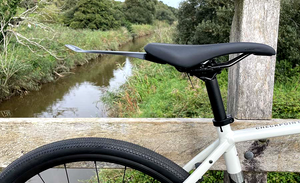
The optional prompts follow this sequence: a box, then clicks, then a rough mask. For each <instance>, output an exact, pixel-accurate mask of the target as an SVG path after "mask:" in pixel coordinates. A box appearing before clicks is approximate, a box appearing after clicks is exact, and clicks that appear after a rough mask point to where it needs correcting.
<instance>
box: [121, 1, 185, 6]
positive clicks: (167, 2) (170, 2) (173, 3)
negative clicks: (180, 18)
mask: <svg viewBox="0 0 300 183" xmlns="http://www.w3.org/2000/svg"><path fill="white" fill-rule="evenodd" d="M117 1H123V2H124V0H117ZM159 1H162V2H164V3H165V4H167V5H169V6H173V7H175V8H178V6H179V3H180V2H181V1H183V0H159Z"/></svg>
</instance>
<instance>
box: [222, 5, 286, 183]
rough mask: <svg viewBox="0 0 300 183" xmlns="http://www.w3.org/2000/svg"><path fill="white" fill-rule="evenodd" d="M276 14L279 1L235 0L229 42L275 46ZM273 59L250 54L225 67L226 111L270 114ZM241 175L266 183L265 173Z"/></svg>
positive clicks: (251, 115) (237, 115)
mask: <svg viewBox="0 0 300 183" xmlns="http://www.w3.org/2000/svg"><path fill="white" fill-rule="evenodd" d="M279 13H280V0H235V14H234V18H233V23H232V29H231V36H230V41H231V42H258V43H264V44H267V45H270V46H272V47H273V48H275V49H276V48H277V39H278V27H279ZM275 62H276V57H275V56H272V57H262V56H250V57H248V58H246V59H245V60H243V61H242V62H240V63H239V64H236V65H235V66H233V67H231V68H230V69H229V81H228V93H229V96H228V104H227V106H228V107H227V110H228V113H229V114H232V115H233V116H234V117H235V118H237V119H270V118H271V117H272V100H273V88H274V73H275ZM240 153H243V152H240ZM253 170H257V169H255V167H253ZM253 176H254V177H253ZM251 177H252V178H251ZM245 178H246V179H247V182H255V180H254V179H256V180H260V181H262V182H266V173H256V174H255V173H254V174H253V173H246V174H245ZM251 180H252V181H251Z"/></svg>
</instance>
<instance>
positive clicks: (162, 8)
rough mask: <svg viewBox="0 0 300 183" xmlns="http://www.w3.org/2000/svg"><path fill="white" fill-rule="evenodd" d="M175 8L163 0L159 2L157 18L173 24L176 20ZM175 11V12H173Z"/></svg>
mask: <svg viewBox="0 0 300 183" xmlns="http://www.w3.org/2000/svg"><path fill="white" fill-rule="evenodd" d="M174 9H175V8H172V7H170V6H168V5H166V4H164V3H163V2H162V1H160V2H158V4H157V6H156V14H155V18H156V19H157V20H160V21H166V22H167V23H169V24H172V23H173V22H174V21H175V20H176V17H175V14H174V12H175V11H176V10H174ZM173 11H174V12H173Z"/></svg>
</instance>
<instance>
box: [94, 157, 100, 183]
mask: <svg viewBox="0 0 300 183" xmlns="http://www.w3.org/2000/svg"><path fill="white" fill-rule="evenodd" d="M94 163H95V169H96V175H97V179H98V183H100V180H99V173H98V169H97V163H96V161H94Z"/></svg>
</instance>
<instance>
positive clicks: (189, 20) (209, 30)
mask: <svg viewBox="0 0 300 183" xmlns="http://www.w3.org/2000/svg"><path fill="white" fill-rule="evenodd" d="M233 14H234V1H233V0H187V1H184V2H182V3H181V5H180V8H179V10H178V26H177V30H178V31H177V32H178V33H177V38H176V41H177V42H178V43H182V44H209V43H221V42H228V41H229V36H230V29H231V23H232V17H233Z"/></svg>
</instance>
